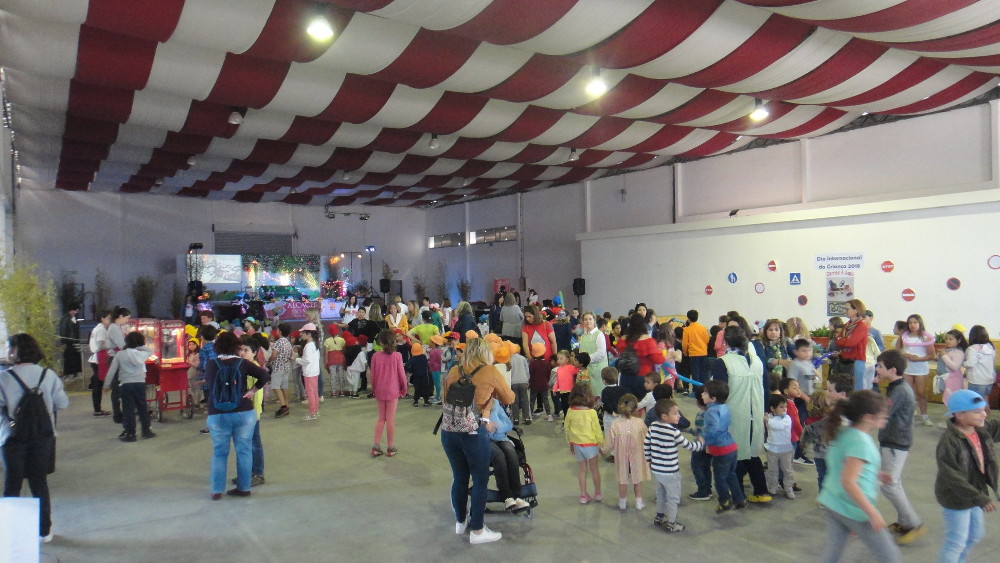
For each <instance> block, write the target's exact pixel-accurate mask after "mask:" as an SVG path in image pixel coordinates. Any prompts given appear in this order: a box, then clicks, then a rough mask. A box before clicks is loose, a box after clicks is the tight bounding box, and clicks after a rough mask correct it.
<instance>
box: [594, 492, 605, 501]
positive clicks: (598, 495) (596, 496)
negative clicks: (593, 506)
mask: <svg viewBox="0 0 1000 563" xmlns="http://www.w3.org/2000/svg"><path fill="white" fill-rule="evenodd" d="M602 500H604V495H602V494H601V493H594V502H601V501H602Z"/></svg>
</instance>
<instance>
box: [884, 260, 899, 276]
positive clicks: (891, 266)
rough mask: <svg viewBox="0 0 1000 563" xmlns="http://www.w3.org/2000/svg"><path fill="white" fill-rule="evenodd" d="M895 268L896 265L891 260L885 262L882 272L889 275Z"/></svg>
mask: <svg viewBox="0 0 1000 563" xmlns="http://www.w3.org/2000/svg"><path fill="white" fill-rule="evenodd" d="M895 268H896V265H895V264H893V263H892V261H891V260H886V261H885V262H882V271H883V272H885V273H887V274H888V273H889V272H891V271H893V270H894V269H895Z"/></svg>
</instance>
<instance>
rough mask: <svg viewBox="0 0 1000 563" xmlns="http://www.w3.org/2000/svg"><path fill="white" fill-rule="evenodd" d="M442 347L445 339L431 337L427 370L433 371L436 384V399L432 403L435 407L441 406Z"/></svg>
mask: <svg viewBox="0 0 1000 563" xmlns="http://www.w3.org/2000/svg"><path fill="white" fill-rule="evenodd" d="M442 346H444V337H443V336H441V335H439V334H435V335H434V336H432V337H431V343H430V346H429V347H428V348H427V369H429V370H430V371H431V381H433V382H434V398H433V400H432V401H431V402H432V403H434V404H435V405H439V404H441V372H443V371H444V365H443V358H444V351H443V350H442V349H441V347H442Z"/></svg>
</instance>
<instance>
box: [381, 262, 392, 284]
mask: <svg viewBox="0 0 1000 563" xmlns="http://www.w3.org/2000/svg"><path fill="white" fill-rule="evenodd" d="M382 279H384V280H391V279H392V266H390V265H389V263H388V262H386V261H385V260H383V261H382Z"/></svg>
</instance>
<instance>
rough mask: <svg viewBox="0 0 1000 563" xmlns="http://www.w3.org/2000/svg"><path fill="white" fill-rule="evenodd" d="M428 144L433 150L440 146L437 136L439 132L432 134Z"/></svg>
mask: <svg viewBox="0 0 1000 563" xmlns="http://www.w3.org/2000/svg"><path fill="white" fill-rule="evenodd" d="M427 146H428V147H430V148H431V150H434V149H437V148H438V146H440V145H439V143H438V136H437V134H434V135H431V140H430V142H428V143H427Z"/></svg>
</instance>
